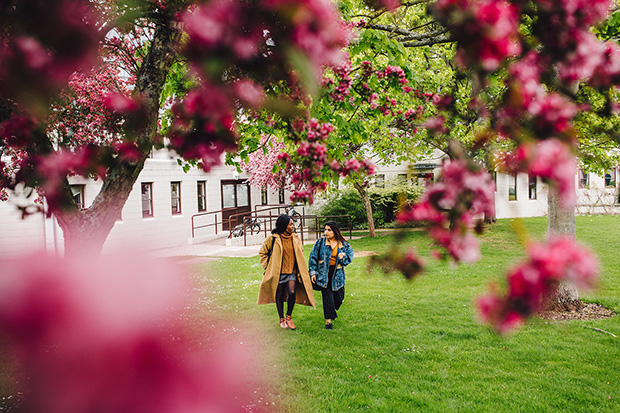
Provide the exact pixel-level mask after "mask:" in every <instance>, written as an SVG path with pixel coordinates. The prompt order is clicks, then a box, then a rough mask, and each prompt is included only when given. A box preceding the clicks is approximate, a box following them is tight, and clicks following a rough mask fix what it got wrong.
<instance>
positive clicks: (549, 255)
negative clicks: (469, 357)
mask: <svg viewBox="0 0 620 413" xmlns="http://www.w3.org/2000/svg"><path fill="white" fill-rule="evenodd" d="M528 254H529V259H528V261H527V262H525V263H522V264H521V265H518V266H517V267H515V268H513V269H512V270H511V271H510V272H509V273H508V274H507V281H508V290H507V291H506V293H505V295H501V294H499V293H498V292H496V291H492V292H491V293H489V294H488V295H485V296H482V297H480V298H479V299H478V303H477V306H478V312H479V316H480V319H481V320H482V321H483V322H485V323H488V324H490V325H491V326H492V327H493V328H494V329H495V330H496V331H498V332H499V333H502V334H503V333H506V332H508V331H510V330H513V329H515V328H517V327H518V326H519V325H521V324H522V323H523V322H524V321H525V319H526V318H527V317H529V316H530V315H532V314H534V313H536V312H537V311H539V310H541V309H542V308H543V306H544V304H545V299H546V297H547V295H548V293H549V291H550V288H551V287H552V286H553V285H554V283H557V282H560V281H561V282H569V283H573V284H575V285H577V286H578V287H580V288H592V287H593V286H594V284H595V282H596V278H597V273H598V263H597V261H596V259H595V258H594V257H593V255H592V254H591V253H590V252H589V251H587V250H586V249H585V248H583V247H581V246H579V245H578V244H577V243H576V242H575V240H573V239H571V238H555V239H553V240H550V241H549V242H548V243H546V244H533V245H530V247H529V248H528Z"/></svg>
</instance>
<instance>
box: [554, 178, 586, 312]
mask: <svg viewBox="0 0 620 413" xmlns="http://www.w3.org/2000/svg"><path fill="white" fill-rule="evenodd" d="M547 215H548V217H547V237H548V238H552V237H554V236H557V235H562V236H569V237H572V238H575V237H576V233H575V208H574V207H573V208H565V207H564V206H563V205H562V200H561V199H560V197H559V195H558V193H557V191H556V190H555V189H554V188H552V187H550V188H549V197H548V214H547ZM582 307H583V303H582V302H581V300H580V299H579V292H578V291H577V288H576V287H575V286H574V285H572V284H567V283H562V282H557V283H554V284H553V285H552V289H551V292H550V295H549V297H548V299H547V302H546V308H547V309H549V310H555V311H573V310H579V309H581V308H582Z"/></svg>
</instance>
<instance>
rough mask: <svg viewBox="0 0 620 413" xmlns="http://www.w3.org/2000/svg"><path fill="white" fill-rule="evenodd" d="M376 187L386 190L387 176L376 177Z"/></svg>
mask: <svg viewBox="0 0 620 413" xmlns="http://www.w3.org/2000/svg"><path fill="white" fill-rule="evenodd" d="M375 186H376V187H377V188H385V175H383V174H381V175H377V176H375Z"/></svg>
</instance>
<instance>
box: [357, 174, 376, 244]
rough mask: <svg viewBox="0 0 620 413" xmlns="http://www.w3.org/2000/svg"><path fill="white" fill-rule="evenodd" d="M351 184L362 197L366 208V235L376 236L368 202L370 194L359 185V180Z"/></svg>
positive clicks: (370, 206)
mask: <svg viewBox="0 0 620 413" xmlns="http://www.w3.org/2000/svg"><path fill="white" fill-rule="evenodd" d="M353 186H354V187H355V189H356V190H357V192H359V194H360V196H361V197H362V201H364V207H365V208H366V218H367V219H368V235H369V236H371V237H374V236H376V234H375V221H374V219H373V217H372V205H371V204H370V196H369V195H368V191H367V190H366V188H365V187H364V186H363V185H361V184H360V183H359V182H357V181H355V182H353Z"/></svg>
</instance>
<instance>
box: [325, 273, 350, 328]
mask: <svg viewBox="0 0 620 413" xmlns="http://www.w3.org/2000/svg"><path fill="white" fill-rule="evenodd" d="M335 272H336V266H335V265H330V266H329V272H328V273H327V274H328V275H327V288H321V295H322V296H323V316H324V317H325V319H326V320H327V319H329V320H333V319H335V318H337V317H338V314H336V310H338V309H339V308H340V306H341V305H342V302H343V301H344V287H342V288H341V289H339V290H337V291H333V290H332V281H333V279H334V273H335Z"/></svg>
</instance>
